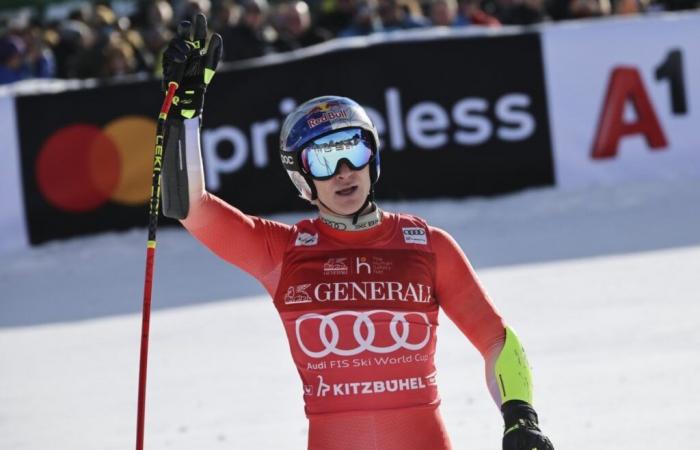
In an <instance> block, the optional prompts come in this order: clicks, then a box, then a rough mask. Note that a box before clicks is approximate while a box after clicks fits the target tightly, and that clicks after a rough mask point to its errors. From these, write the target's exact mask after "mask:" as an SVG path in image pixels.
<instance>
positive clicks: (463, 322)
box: [430, 227, 553, 450]
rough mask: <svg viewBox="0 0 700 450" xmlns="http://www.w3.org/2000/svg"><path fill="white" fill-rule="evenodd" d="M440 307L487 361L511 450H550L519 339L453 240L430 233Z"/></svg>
mask: <svg viewBox="0 0 700 450" xmlns="http://www.w3.org/2000/svg"><path fill="white" fill-rule="evenodd" d="M430 237H431V242H432V246H433V250H434V251H435V256H436V280H435V283H436V286H435V295H436V298H437V299H438V302H439V304H440V307H441V308H442V309H443V311H445V313H446V314H447V316H448V317H449V318H450V319H451V320H452V321H453V322H454V323H455V325H457V327H458V328H459V329H460V330H461V331H462V333H463V334H464V335H465V336H466V337H467V338H468V339H469V340H470V341H471V342H472V343H473V344H474V346H475V347H476V348H477V350H479V352H480V353H481V355H482V356H483V357H484V362H485V368H486V384H487V386H488V388H489V392H490V393H491V396H492V397H493V399H494V401H495V402H496V404H497V405H498V407H499V408H500V409H501V413H502V414H503V419H504V422H505V429H506V431H505V434H504V438H503V448H504V449H506V450H531V449H536V450H547V449H551V448H553V447H552V444H551V443H550V442H549V440H548V439H547V438H546V437H545V436H544V435H543V434H542V433H541V432H540V431H539V428H538V424H537V423H538V419H537V414H536V413H535V410H534V409H533V408H532V382H531V378H532V375H531V373H530V367H529V364H528V362H527V359H526V356H525V351H524V350H523V347H522V345H521V344H520V341H519V340H518V336H517V335H516V334H515V332H514V331H513V330H512V329H511V328H510V327H508V326H507V325H505V323H504V321H503V318H502V317H501V316H500V315H499V313H498V312H497V311H496V308H495V307H494V305H493V303H492V302H491V300H490V299H489V297H488V295H487V294H486V291H485V290H484V289H483V287H482V286H481V284H480V283H479V280H478V279H477V277H476V274H475V272H474V269H473V268H472V267H471V264H470V263H469V261H468V260H467V257H466V256H465V255H464V252H463V251H462V249H461V248H460V247H459V245H458V244H457V243H456V242H455V241H454V239H453V238H452V237H451V236H450V235H449V234H447V233H446V232H445V231H443V230H441V229H439V228H432V227H431V229H430Z"/></svg>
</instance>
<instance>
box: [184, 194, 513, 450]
mask: <svg viewBox="0 0 700 450" xmlns="http://www.w3.org/2000/svg"><path fill="white" fill-rule="evenodd" d="M183 224H184V226H185V227H186V228H187V229H188V230H189V231H190V232H191V233H192V234H193V235H194V236H195V237H196V238H197V239H199V240H200V241H201V242H202V243H203V244H204V245H206V246H207V247H209V248H210V249H211V250H212V251H213V252H215V253H216V254H217V255H219V256H220V257H221V258H223V259H224V260H226V261H228V262H230V263H231V264H234V265H236V266H237V267H239V268H241V269H243V270H245V271H246V272H248V273H250V274H251V275H253V276H254V277H255V278H257V279H258V280H259V281H260V282H261V283H262V284H263V285H264V286H265V288H266V289H267V291H268V292H269V293H270V295H271V296H272V297H273V299H274V304H275V307H276V308H277V310H278V311H279V313H280V316H281V318H282V322H283V325H284V327H285V330H286V333H287V337H288V340H289V346H290V350H291V353H292V357H293V359H294V362H295V364H296V366H297V370H298V372H299V375H300V376H301V380H302V385H303V395H304V401H305V405H306V406H305V410H306V415H307V417H308V418H309V449H319V450H336V449H338V450H340V449H348V450H350V449H353V450H359V449H362V450H367V449H381V450H394V449H396V450H414V449H415V450H428V449H429V450H442V449H449V448H451V447H450V441H449V438H448V436H447V433H446V430H445V428H444V426H443V423H442V420H441V418H440V414H439V410H438V406H439V403H440V398H439V395H438V391H437V385H436V381H435V380H436V371H435V365H434V355H435V345H436V339H435V333H436V328H437V325H438V321H437V319H438V308H442V310H443V311H444V312H445V313H446V314H447V316H448V317H449V318H450V319H451V320H452V321H453V322H454V323H455V324H456V325H457V326H458V327H459V329H460V330H461V331H462V332H463V333H464V335H465V336H466V337H467V338H469V340H470V341H471V342H472V343H473V344H474V346H475V347H476V348H477V349H478V350H479V352H480V353H481V354H482V355H483V356H484V358H485V359H486V367H487V370H486V373H487V382H488V384H489V388H490V389H491V392H492V395H494V397H495V399H496V401H498V395H499V394H498V390H497V388H495V380H493V370H492V369H493V361H494V360H495V358H496V357H497V355H498V354H499V353H500V351H501V348H502V347H503V343H504V339H505V334H504V323H503V320H502V319H501V317H500V316H499V314H498V313H497V312H496V310H495V308H494V307H493V304H492V303H491V301H490V300H489V298H488V296H487V295H486V293H485V292H484V290H483V289H482V287H481V285H480V284H479V282H478V280H477V278H476V275H475V274H474V271H473V270H472V268H471V266H470V264H469V262H468V260H467V258H466V257H465V255H464V253H463V252H462V251H461V249H460V248H459V246H458V245H457V243H456V242H455V241H454V240H453V239H452V238H451V237H450V236H449V235H448V234H447V233H446V232H445V231H443V230H440V229H438V228H434V227H431V226H428V225H427V224H426V223H425V222H424V221H423V220H421V219H419V218H416V217H413V216H409V215H398V214H391V213H386V212H384V213H382V220H381V222H380V224H379V225H377V226H374V227H372V228H369V229H367V230H363V231H339V230H336V229H334V228H332V227H331V226H329V225H327V224H325V223H324V222H323V221H322V220H320V219H314V220H305V221H302V222H299V223H297V224H296V225H294V226H289V225H285V224H282V223H278V222H274V221H269V220H265V219H261V218H258V217H253V216H247V215H245V214H243V213H241V212H240V211H239V210H237V209H235V208H233V207H231V206H230V205H228V204H226V203H225V202H223V201H222V200H220V199H218V198H217V197H215V196H213V195H211V194H208V193H204V194H203V196H202V197H201V198H200V199H196V200H195V201H192V202H191V206H190V213H189V215H188V217H187V219H185V220H183ZM499 405H500V403H499Z"/></svg>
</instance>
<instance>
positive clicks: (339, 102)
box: [162, 14, 553, 450]
mask: <svg viewBox="0 0 700 450" xmlns="http://www.w3.org/2000/svg"><path fill="white" fill-rule="evenodd" d="M205 44H207V28H206V20H205V18H204V16H203V15H201V14H200V15H198V16H196V17H195V19H194V24H192V25H191V24H190V23H189V22H183V23H181V24H180V26H179V28H178V36H177V37H176V38H175V39H174V40H173V41H171V43H170V45H169V47H168V49H167V50H166V52H165V55H164V74H165V81H166V82H167V81H168V80H170V79H171V77H174V76H175V75H174V74H176V73H182V71H183V70H184V77H183V79H182V82H181V83H180V86H179V88H178V91H177V99H176V101H175V102H174V105H173V107H172V109H171V111H170V114H169V117H168V120H167V123H166V135H165V136H166V137H165V150H164V162H163V172H162V177H163V178H162V180H163V213H164V214H165V215H166V216H168V217H173V218H176V219H179V220H180V221H181V222H182V224H183V225H184V226H185V228H186V229H187V230H188V231H189V232H190V233H191V234H192V235H193V236H194V237H195V238H197V239H198V240H200V241H201V242H202V243H203V244H204V245H205V246H207V247H208V248H209V249H211V250H212V251H213V252H214V253H216V254H217V255H218V256H220V257H221V258H223V259H224V260H226V261H228V262H230V263H231V264H233V265H235V266H237V267H239V268H241V269H243V270H245V271H246V272H248V273H250V274H251V275H253V276H254V277H255V278H257V279H258V280H259V281H260V283H262V285H263V286H264V287H265V289H266V290H267V291H268V292H269V293H270V296H271V297H272V298H273V300H274V305H275V307H276V308H277V310H278V312H279V314H280V316H281V318H282V322H283V325H284V328H285V331H286V333H287V337H288V340H289V346H290V350H291V353H292V356H293V359H294V362H295V364H296V367H297V370H298V372H299V375H300V376H301V380H302V385H303V398H304V402H305V412H306V415H307V417H308V419H309V433H308V448H309V449H321V450H335V449H358V450H366V449H381V450H394V449H396V450H399V449H400V450H443V449H450V448H451V444H450V440H449V437H448V435H447V431H446V430H445V427H444V425H443V422H442V419H441V416H440V412H439V404H440V398H439V396H438V391H437V384H436V370H435V364H434V355H435V347H436V328H437V325H438V323H437V316H438V309H439V308H442V310H443V311H444V312H445V313H446V314H447V316H448V317H449V318H450V319H451V320H452V321H453V322H454V323H455V324H456V325H457V326H458V327H459V329H460V330H461V331H462V333H464V335H465V336H466V337H467V338H468V339H469V340H470V341H471V342H472V344H473V345H474V346H475V347H476V348H477V349H478V350H479V352H480V353H481V354H482V355H483V357H484V359H485V363H486V381H487V386H488V389H489V390H490V393H491V395H492V397H493V399H494V400H495V402H496V403H497V405H498V406H499V407H500V409H501V412H502V415H503V419H504V421H505V432H504V436H503V449H504V450H534V449H537V450H550V449H553V446H552V444H551V443H550V441H549V439H548V438H547V437H546V436H544V435H543V434H542V433H541V431H540V429H539V428H538V419H537V414H536V413H535V410H534V409H533V407H532V387H531V374H530V369H529V366H528V363H527V360H526V357H525V353H524V351H523V349H522V346H521V344H520V342H519V340H518V337H517V335H516V334H515V333H514V332H513V330H512V329H511V328H510V327H508V326H507V325H505V323H504V321H503V319H502V318H501V316H500V315H499V314H498V312H497V311H496V310H495V308H494V306H493V304H492V303H491V300H490V299H489V298H488V296H487V294H486V293H485V292H484V289H483V288H482V286H481V285H480V283H479V281H478V280H477V277H476V275H475V273H474V271H473V269H472V268H471V266H470V264H469V262H468V261H467V258H466V257H465V255H464V253H463V252H462V250H461V249H460V248H459V246H458V244H457V243H456V242H455V241H454V240H453V239H452V237H451V236H450V235H449V234H448V233H446V232H445V231H443V230H441V229H439V228H435V227H432V226H430V225H428V224H427V223H426V222H425V221H424V220H422V219H420V218H418V217H415V216H410V215H406V214H395V213H390V212H387V211H383V210H382V209H380V208H379V206H378V205H377V203H376V202H375V201H374V185H375V183H376V182H377V181H378V179H379V175H380V153H379V139H378V136H377V131H376V129H375V127H374V126H373V125H372V123H371V121H370V120H369V118H368V116H367V114H366V112H365V111H364V110H363V109H362V107H360V106H359V105H358V104H357V103H355V102H354V101H353V100H350V99H348V98H345V97H335V96H326V97H319V98H315V99H312V100H309V101H307V102H306V103H304V104H302V105H301V106H299V107H298V108H297V109H296V110H295V111H293V112H292V113H291V114H289V116H288V117H287V118H286V120H285V122H284V124H283V127H282V131H281V136H280V157H281V160H282V164H283V166H284V168H285V169H286V171H287V173H288V174H289V176H290V178H291V180H292V182H293V183H294V185H295V186H296V188H297V189H298V190H299V193H300V195H301V196H302V197H303V198H305V199H306V200H308V201H309V202H311V203H312V204H313V205H316V206H317V207H318V210H319V214H318V217H317V218H314V219H311V220H303V221H301V222H299V223H297V224H295V225H293V226H289V225H286V224H282V223H278V222H274V221H270V220H265V219H261V218H259V217H255V216H249V215H246V214H244V213H242V212H241V211H239V210H238V209H236V208H234V207H233V206H231V205H229V204H227V203H225V202H224V201H222V200H221V199H219V198H217V197H216V196H214V195H212V194H210V193H208V192H207V191H206V189H205V185H204V176H203V169H202V160H201V155H200V144H199V139H200V136H199V128H200V115H201V113H202V109H203V100H204V93H205V91H206V88H207V85H208V84H209V82H210V81H211V79H212V76H213V75H214V71H215V69H216V66H217V63H218V62H219V60H220V58H221V48H222V40H221V37H220V36H219V35H217V34H214V35H212V37H211V38H210V40H209V42H208V45H205Z"/></svg>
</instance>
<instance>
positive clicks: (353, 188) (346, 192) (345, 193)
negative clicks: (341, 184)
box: [335, 186, 357, 197]
mask: <svg viewBox="0 0 700 450" xmlns="http://www.w3.org/2000/svg"><path fill="white" fill-rule="evenodd" d="M356 190H357V186H350V187H348V188H345V189H341V190H339V191H335V193H336V194H337V195H340V196H343V197H346V196H348V195H352V194H354V193H355V191H356Z"/></svg>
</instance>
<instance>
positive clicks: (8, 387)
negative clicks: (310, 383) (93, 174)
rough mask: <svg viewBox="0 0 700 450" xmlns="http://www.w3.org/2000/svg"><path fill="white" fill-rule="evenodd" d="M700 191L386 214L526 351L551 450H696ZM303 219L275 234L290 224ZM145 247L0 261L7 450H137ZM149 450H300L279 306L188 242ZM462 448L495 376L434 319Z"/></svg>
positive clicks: (89, 248) (166, 249) (159, 306)
mask: <svg viewBox="0 0 700 450" xmlns="http://www.w3.org/2000/svg"><path fill="white" fill-rule="evenodd" d="M698 205H700V182H699V181H678V182H674V183H665V184H660V183H657V184H640V185H634V186H626V187H618V188H606V189H600V190H594V191H588V192H560V191H556V190H553V189H542V190H533V191H527V192H523V193H519V194H515V195H511V196H507V197H500V198H491V199H471V200H459V201H457V200H454V201H452V200H450V201H448V200H443V201H425V202H412V203H394V204H383V206H384V207H385V208H386V209H388V210H398V211H404V212H411V213H414V214H418V215H420V216H422V217H424V218H426V219H427V220H428V221H429V222H431V223H432V224H434V225H437V226H440V227H443V228H445V229H446V230H448V231H449V232H450V233H452V234H453V236H454V237H455V238H456V239H457V241H458V242H459V243H460V244H461V245H462V246H463V247H464V249H465V250H466V252H467V254H468V255H469V257H470V259H471V260H472V263H473V264H474V266H475V267H476V268H477V271H478V273H479V275H480V277H481V279H482V282H483V283H484V285H485V286H486V288H487V290H488V291H489V292H490V294H491V296H492V297H493V299H494V301H495V303H496V304H497V306H498V308H499V309H500V310H501V312H502V313H503V315H504V316H505V318H506V319H507V321H508V322H509V323H510V324H511V325H512V326H513V327H515V328H516V330H517V331H518V333H519V334H520V336H521V339H522V340H523V342H524V344H525V346H526V349H527V351H528V355H529V358H530V362H531V364H532V366H533V371H534V377H535V388H536V392H535V406H536V408H537V409H538V411H539V413H540V419H541V424H542V426H543V429H544V430H545V431H546V433H547V434H548V435H550V437H551V438H552V440H553V441H554V443H555V444H556V445H557V448H558V449H574V450H575V449H661V448H664V449H665V448H673V449H676V448H677V449H681V448H696V447H697V439H693V437H694V434H695V433H696V429H697V425H698V424H697V418H698V417H700V384H699V383H697V382H696V381H695V378H696V377H697V376H698V373H700V352H699V351H698V349H699V348H700V334H699V333H697V331H696V330H697V328H698V325H700V323H699V322H700V319H699V318H700V294H699V291H698V288H697V284H698V278H699V276H698V275H699V274H700V208H699V207H698ZM301 217H303V215H300V214H297V215H285V216H278V217H276V219H278V220H282V221H285V222H294V221H296V220H298V219H299V218H301ZM145 240H146V233H145V230H134V231H131V232H127V233H113V234H106V235H102V236H98V237H92V238H83V239H75V240H71V241H65V242H57V243H51V244H48V245H45V246H42V247H39V248H35V249H32V250H30V251H24V252H15V253H10V254H5V255H2V256H0V449H2V450H15V449H16V450H20V449H22V450H59V449H70V450H82V449H85V450H109V449H125V448H133V446H134V435H135V422H136V414H135V413H136V389H137V376H138V351H139V341H140V325H141V319H140V310H141V301H142V289H143V270H144V260H145ZM153 302H154V314H153V316H152V320H151V348H150V359H149V381H148V400H147V405H148V413H147V417H146V424H147V428H146V448H148V449H182V450H192V449H217V448H220V449H271V448H274V449H303V448H305V438H306V420H305V418H304V415H303V409H302V390H301V383H300V381H299V379H298V375H297V373H296V371H295V369H294V367H293V364H292V360H291V356H290V355H289V352H288V347H287V343H286V338H285V336H284V331H283V328H282V326H281V324H280V321H279V319H278V317H277V313H276V311H275V310H274V307H273V306H272V303H271V301H270V300H269V299H268V298H267V297H266V296H265V295H264V292H263V290H262V288H261V287H259V286H258V285H257V283H256V282H255V281H254V280H252V279H251V278H250V277H248V276H247V275H245V274H243V273H242V272H240V271H239V270H237V269H235V268H232V267H231V266H229V265H227V264H225V263H223V262H221V261H219V260H218V259H216V258H215V257H214V256H213V255H211V254H210V253H208V251H206V250H205V249H203V248H202V247H201V246H199V244H197V243H196V242H195V241H194V240H193V239H192V238H191V237H189V235H187V234H186V233H185V232H184V231H182V230H180V229H172V228H171V229H165V230H162V231H161V232H160V233H159V238H158V254H157V257H156V274H155V285H154V300H153ZM438 336H439V339H438V342H439V345H438V354H437V365H438V370H439V372H438V380H439V384H440V391H441V395H442V398H443V406H442V408H441V410H442V414H443V417H444V419H445V422H446V426H447V428H448V430H449V432H450V435H451V437H452V441H453V444H454V447H455V449H472V450H482V449H484V450H485V449H498V448H500V434H501V431H502V429H501V419H500V416H499V413H498V410H497V409H496V407H495V406H494V405H493V402H492V401H491V399H490V397H489V395H488V392H487V389H486V386H485V383H484V378H483V367H482V366H483V361H482V360H481V357H480V356H479V355H478V353H477V352H476V351H475V350H474V349H473V348H472V347H471V345H470V344H469V343H468V341H466V339H465V338H464V337H463V336H462V335H461V334H460V333H459V331H458V330H457V329H456V328H455V327H454V326H453V325H452V324H451V323H450V322H449V320H448V319H447V318H446V317H444V316H441V327H440V330H439V332H438Z"/></svg>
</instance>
